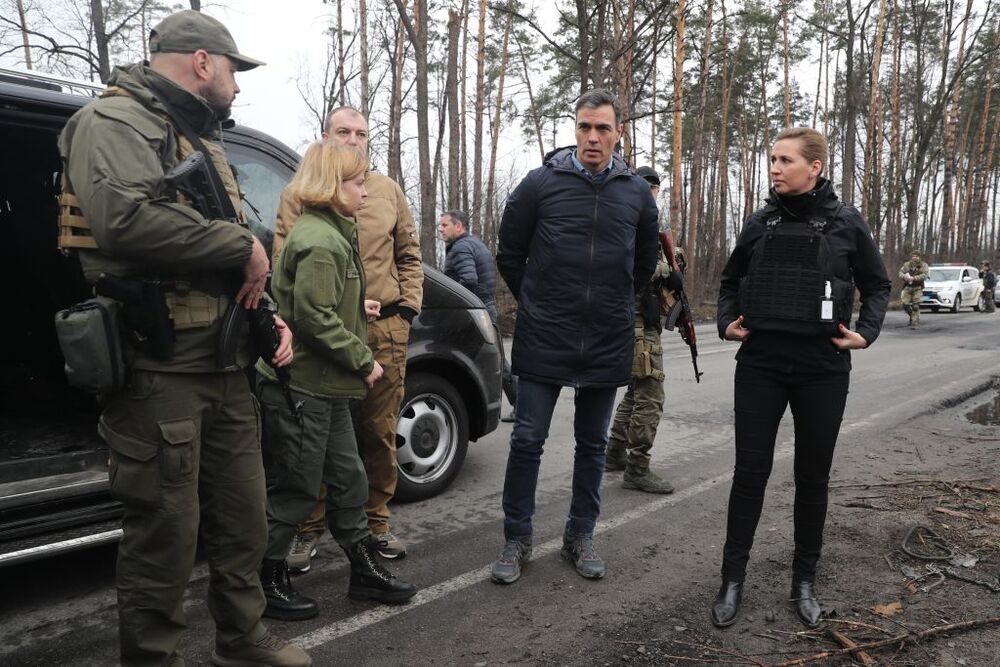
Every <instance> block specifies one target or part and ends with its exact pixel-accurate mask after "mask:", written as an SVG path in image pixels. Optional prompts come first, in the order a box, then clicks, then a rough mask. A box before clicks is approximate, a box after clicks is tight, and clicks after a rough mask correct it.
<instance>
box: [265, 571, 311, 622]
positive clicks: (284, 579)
mask: <svg viewBox="0 0 1000 667" xmlns="http://www.w3.org/2000/svg"><path fill="white" fill-rule="evenodd" d="M260 585H261V587H262V588H263V589H264V599H265V600H266V601H267V606H266V607H265V608H264V616H267V617H268V618H275V619H277V620H279V621H304V620H306V619H307V618H312V617H313V616H315V615H316V614H318V613H319V605H318V604H316V601H315V600H313V599H312V598H308V597H306V596H305V595H300V594H299V592H298V591H296V590H295V587H294V586H292V580H291V578H290V577H289V576H288V563H287V562H286V561H285V560H284V559H281V560H268V559H264V562H263V563H261V566H260Z"/></svg>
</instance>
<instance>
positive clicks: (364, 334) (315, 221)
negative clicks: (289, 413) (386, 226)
mask: <svg viewBox="0 0 1000 667" xmlns="http://www.w3.org/2000/svg"><path fill="white" fill-rule="evenodd" d="M356 239H357V236H356V225H355V222H354V220H351V219H349V218H345V217H344V216H342V215H340V214H339V213H336V212H334V211H332V210H330V209H325V210H320V209H313V208H309V209H306V211H305V213H303V214H302V216H300V217H299V218H298V220H297V221H296V223H295V229H294V230H292V232H291V233H290V234H289V235H288V238H287V239H286V241H287V243H286V245H285V249H284V252H282V253H281V255H280V256H279V257H278V259H277V261H276V262H275V263H274V271H273V274H272V276H271V290H272V291H273V292H274V296H275V298H276V299H277V301H278V307H279V312H280V314H281V317H282V319H284V320H285V322H287V323H288V326H290V327H291V329H292V334H293V342H292V345H293V350H294V357H295V358H294V360H293V361H292V364H291V365H290V366H289V367H288V368H289V370H290V372H291V376H292V377H291V386H292V388H293V389H296V390H298V391H301V392H304V393H307V394H312V395H314V396H325V397H334V396H336V397H340V398H363V397H364V395H365V392H366V387H365V377H367V376H368V374H369V373H371V372H372V368H374V365H375V364H374V358H373V356H372V351H371V350H370V349H369V348H368V345H366V344H365V340H366V339H367V338H368V320H367V318H366V317H365V311H364V293H365V271H364V268H363V267H362V265H361V257H360V255H359V254H358V250H357V245H356ZM257 371H258V372H259V373H261V374H262V375H265V376H267V377H269V378H270V379H272V380H273V379H275V374H274V371H273V370H272V369H271V367H270V366H268V365H267V364H266V363H264V361H263V360H261V361H259V362H257Z"/></svg>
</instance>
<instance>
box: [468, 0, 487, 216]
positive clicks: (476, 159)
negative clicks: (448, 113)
mask: <svg viewBox="0 0 1000 667" xmlns="http://www.w3.org/2000/svg"><path fill="white" fill-rule="evenodd" d="M485 61H486V0H479V46H478V51H477V56H476V131H475V134H474V135H473V136H474V137H475V140H474V142H473V153H472V168H473V169H474V170H475V172H474V173H473V176H472V211H470V217H471V218H472V219H473V220H475V221H476V223H478V225H479V227H480V233H482V225H483V106H484V102H485V97H486V91H485V90H483V87H484V84H483V82H484V79H485V73H484V70H483V68H484V66H485Z"/></svg>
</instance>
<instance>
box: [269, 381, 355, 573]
mask: <svg viewBox="0 0 1000 667" xmlns="http://www.w3.org/2000/svg"><path fill="white" fill-rule="evenodd" d="M257 395H258V396H260V402H261V405H262V406H263V408H264V428H265V429H266V431H267V433H266V436H267V442H268V446H269V447H271V448H272V451H273V453H274V460H273V468H274V470H273V472H274V476H273V480H272V483H271V486H270V487H268V489H267V530H268V539H267V549H266V551H265V553H264V557H265V558H267V559H269V560H283V559H284V558H285V557H286V556H288V549H289V547H290V546H291V544H292V538H294V537H295V533H296V529H297V527H298V525H299V522H300V521H303V520H304V519H306V517H308V516H309V513H310V512H312V511H313V509H314V508H315V507H316V501H317V500H318V499H319V496H320V484H321V483H324V484H325V485H326V522H327V526H328V527H329V528H330V533H331V534H332V535H333V539H334V540H336V542H337V544H339V545H340V546H341V547H342V548H344V549H345V550H346V549H349V548H350V547H351V545H353V544H354V543H355V542H357V541H359V540H362V539H364V538H365V537H367V536H368V534H369V531H368V517H367V515H366V514H365V509H364V508H365V501H366V500H368V478H367V477H366V476H365V468H364V465H363V464H362V463H361V456H360V454H359V453H358V444H357V440H356V439H355V436H354V424H353V422H352V421H351V411H350V399H347V398H316V397H315V396H309V395H308V394H303V393H300V392H297V391H294V390H293V391H292V396H293V397H294V399H295V401H296V402H298V401H302V419H301V420H300V419H298V418H296V417H295V416H294V415H292V414H291V412H290V411H289V410H288V403H287V402H286V401H285V397H284V396H283V395H282V393H281V388H280V386H279V385H277V384H276V383H274V382H268V381H266V380H260V381H258V383H257Z"/></svg>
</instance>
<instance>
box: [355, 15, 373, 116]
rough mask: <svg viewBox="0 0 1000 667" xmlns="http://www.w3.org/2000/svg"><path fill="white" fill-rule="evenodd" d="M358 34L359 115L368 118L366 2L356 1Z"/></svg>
mask: <svg viewBox="0 0 1000 667" xmlns="http://www.w3.org/2000/svg"><path fill="white" fill-rule="evenodd" d="M358 22H359V24H360V25H359V26H358V32H360V33H361V113H363V114H364V115H365V117H366V118H367V117H368V112H369V111H370V109H369V98H370V97H371V83H370V82H369V80H368V67H369V63H368V0H358Z"/></svg>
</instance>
